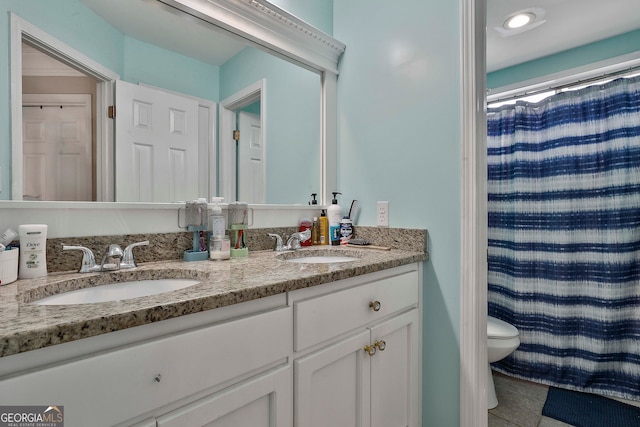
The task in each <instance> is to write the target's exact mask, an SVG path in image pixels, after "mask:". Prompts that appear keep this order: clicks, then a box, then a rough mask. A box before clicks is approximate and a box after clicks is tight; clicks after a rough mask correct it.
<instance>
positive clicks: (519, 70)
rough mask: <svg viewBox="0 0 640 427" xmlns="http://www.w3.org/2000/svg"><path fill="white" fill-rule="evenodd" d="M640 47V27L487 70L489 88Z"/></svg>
mask: <svg viewBox="0 0 640 427" xmlns="http://www.w3.org/2000/svg"><path fill="white" fill-rule="evenodd" d="M639 50H640V30H637V31H631V32H629V33H625V34H622V35H619V36H616V37H611V38H608V39H605V40H602V41H599V42H595V43H590V44H587V45H584V46H581V47H577V48H575V49H571V50H567V51H564V52H560V53H557V54H555V55H550V56H546V57H544V58H540V59H536V60H534V61H529V62H525V63H523V64H519V65H515V66H513V67H509V68H504V69H502V70H498V71H494V72H493V73H489V74H487V88H489V89H492V88H498V87H501V86H507V85H510V84H513V83H518V82H523V81H526V80H530V79H534V78H536V77H541V76H545V75H548V74H553V73H556V72H559V71H564V70H569V69H571V68H575V67H580V66H582V65H586V64H590V63H593V62H598V61H603V60H605V59H609V58H614V57H616V56H620V55H625V54H628V53H632V52H636V51H639Z"/></svg>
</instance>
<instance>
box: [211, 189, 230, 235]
mask: <svg viewBox="0 0 640 427" xmlns="http://www.w3.org/2000/svg"><path fill="white" fill-rule="evenodd" d="M223 200H224V199H223V198H222V197H212V198H211V202H212V203H215V204H214V205H213V206H212V208H211V209H210V211H209V233H211V237H212V238H214V239H215V238H219V239H221V238H223V237H224V235H225V233H226V228H227V227H226V221H225V218H224V215H223V214H222V207H221V206H220V202H222V201H223Z"/></svg>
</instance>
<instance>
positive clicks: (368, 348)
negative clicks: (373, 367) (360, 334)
mask: <svg viewBox="0 0 640 427" xmlns="http://www.w3.org/2000/svg"><path fill="white" fill-rule="evenodd" d="M364 351H366V352H367V354H368V355H369V356H373V355H374V354H376V346H375V345H365V346H364Z"/></svg>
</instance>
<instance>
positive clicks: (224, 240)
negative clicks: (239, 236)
mask: <svg viewBox="0 0 640 427" xmlns="http://www.w3.org/2000/svg"><path fill="white" fill-rule="evenodd" d="M229 258H231V242H230V241H229V236H227V235H226V234H225V235H224V236H222V237H213V239H212V240H210V241H209V259H210V260H212V261H218V260H223V259H229Z"/></svg>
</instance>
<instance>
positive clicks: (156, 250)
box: [47, 226, 427, 273]
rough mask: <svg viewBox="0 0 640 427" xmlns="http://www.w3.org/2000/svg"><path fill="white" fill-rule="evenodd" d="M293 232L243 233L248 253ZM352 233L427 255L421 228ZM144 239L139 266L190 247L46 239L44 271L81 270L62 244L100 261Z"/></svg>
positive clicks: (178, 241)
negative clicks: (85, 250) (116, 246)
mask: <svg viewBox="0 0 640 427" xmlns="http://www.w3.org/2000/svg"><path fill="white" fill-rule="evenodd" d="M296 231H298V228H297V227H278V228H253V229H252V228H250V229H249V230H248V231H247V234H246V244H247V247H248V248H249V250H250V251H261V250H270V249H273V248H274V246H275V242H274V240H273V238H271V237H269V236H268V235H267V234H268V233H274V234H278V235H280V236H283V238H286V237H287V236H290V235H291V234H292V233H294V232H296ZM354 231H355V233H354V236H355V237H358V238H363V239H366V240H368V241H370V242H371V244H373V245H377V246H388V247H391V248H394V249H403V250H407V251H418V252H426V242H427V231H426V230H423V229H407V228H378V227H367V226H355V227H354ZM145 240H148V241H149V246H140V247H138V248H135V249H134V255H135V259H136V262H138V263H144V262H153V261H165V260H178V259H182V257H183V253H184V251H185V250H187V249H190V248H191V246H192V242H193V235H192V233H190V232H183V233H160V234H124V235H116V236H88V237H70V238H53V239H48V240H47V271H48V272H49V273H53V272H61V271H73V270H77V269H78V268H79V267H80V263H81V260H82V252H81V251H63V250H62V246H63V245H80V246H85V247H87V248H89V249H91V250H92V251H93V253H94V255H95V257H96V261H97V262H100V260H101V259H102V255H103V253H104V251H105V249H106V248H107V247H108V246H109V245H110V244H112V243H116V244H119V245H120V246H122V248H123V249H124V248H125V247H126V246H127V245H130V244H132V243H136V242H141V241H145Z"/></svg>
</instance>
